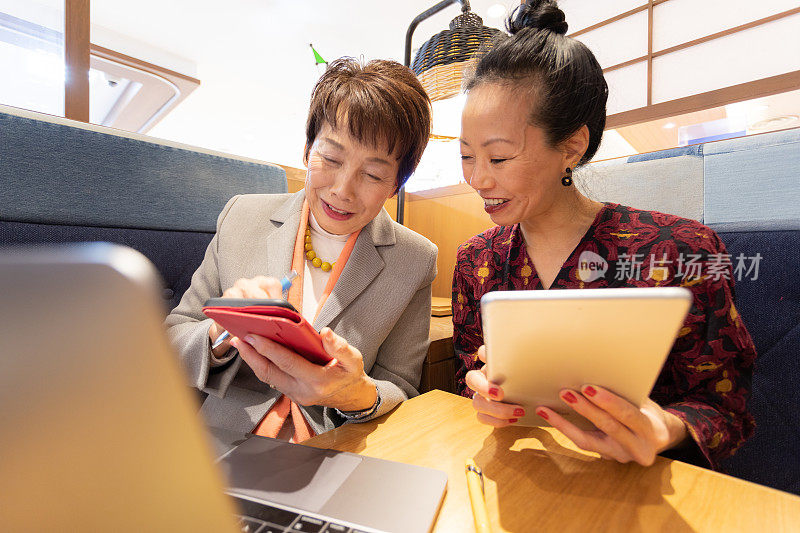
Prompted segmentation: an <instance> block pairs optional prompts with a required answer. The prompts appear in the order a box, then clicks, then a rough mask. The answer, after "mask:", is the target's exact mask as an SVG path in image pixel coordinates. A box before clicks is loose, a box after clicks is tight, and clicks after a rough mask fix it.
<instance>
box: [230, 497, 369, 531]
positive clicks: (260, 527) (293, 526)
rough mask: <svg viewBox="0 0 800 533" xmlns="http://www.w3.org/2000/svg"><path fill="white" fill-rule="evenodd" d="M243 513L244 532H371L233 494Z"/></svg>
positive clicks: (241, 519)
mask: <svg viewBox="0 0 800 533" xmlns="http://www.w3.org/2000/svg"><path fill="white" fill-rule="evenodd" d="M232 498H233V500H234V503H235V504H236V505H237V506H238V508H239V511H240V512H241V513H242V514H241V515H239V516H238V518H239V527H240V528H241V531H242V532H243V533H299V532H301V531H303V532H305V533H369V532H368V531H367V530H361V529H355V528H351V527H350V526H348V525H345V524H343V523H340V522H336V521H332V520H329V519H324V518H317V517H314V516H308V515H304V514H301V513H295V512H293V511H288V510H286V509H281V508H279V507H275V506H273V505H269V504H267V503H261V502H254V501H250V500H246V499H244V498H237V497H236V496H232Z"/></svg>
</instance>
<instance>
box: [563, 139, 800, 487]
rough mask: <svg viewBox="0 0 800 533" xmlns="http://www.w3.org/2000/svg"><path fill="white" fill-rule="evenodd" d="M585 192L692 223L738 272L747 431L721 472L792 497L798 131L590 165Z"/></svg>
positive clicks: (799, 456)
mask: <svg viewBox="0 0 800 533" xmlns="http://www.w3.org/2000/svg"><path fill="white" fill-rule="evenodd" d="M576 183H577V184H578V185H579V186H581V187H583V188H584V191H585V192H586V193H587V194H588V195H589V196H591V197H594V198H595V199H598V200H605V201H613V202H618V203H622V204H626V205H631V206H633V207H638V208H641V209H653V210H656V211H662V212H666V213H673V214H676V215H680V216H684V217H687V218H693V219H695V220H699V221H701V222H703V223H704V224H707V225H708V226H710V227H711V228H712V229H714V230H715V231H716V232H717V233H718V234H719V236H720V238H721V239H722V241H723V242H724V243H725V246H726V247H727V249H728V253H729V254H730V255H731V257H732V263H733V265H734V266H735V265H736V258H737V257H738V256H739V255H740V254H742V256H743V257H744V258H747V261H746V264H747V266H751V263H752V260H751V259H750V258H753V257H756V256H757V254H758V255H760V257H761V259H760V261H759V265H758V277H757V278H756V279H753V278H754V274H755V272H751V273H750V274H749V275H747V273H745V272H743V273H742V274H743V275H742V276H741V278H742V279H741V280H740V281H736V289H735V302H736V307H737V309H738V311H739V313H740V314H741V316H742V319H743V320H744V322H745V324H746V326H747V329H748V331H749V332H750V335H751V336H752V337H753V341H754V343H755V345H756V350H757V351H758V360H757V362H756V366H755V369H754V373H753V394H752V397H751V399H750V401H749V404H748V407H749V409H750V411H751V412H752V413H753V415H754V416H755V419H756V424H757V429H756V432H755V435H754V436H753V437H752V438H751V439H750V440H749V441H747V442H746V443H745V444H744V445H743V446H742V448H741V449H740V450H739V451H738V452H737V454H736V455H734V456H733V457H732V458H731V459H729V460H727V461H725V463H724V465H723V466H724V468H725V469H726V470H727V472H728V473H730V474H732V475H734V476H737V477H741V478H743V479H747V480H749V481H753V482H756V483H761V484H764V485H769V486H771V487H774V488H777V489H781V490H785V491H789V492H794V493H796V494H800V439H798V436H800V385H798V382H800V283H798V281H800V129H792V130H785V131H779V132H773V133H766V134H761V135H754V136H751V137H744V138H738V139H730V140H725V141H717V142H711V143H707V144H704V145H697V146H689V147H684V148H676V149H672V150H664V151H660V152H653V153H648V154H640V155H636V156H632V157H628V158H620V159H615V160H610V161H601V162H599V163H593V164H591V165H588V167H587V168H586V169H584V170H582V171H581V172H580V173H578V174H576Z"/></svg>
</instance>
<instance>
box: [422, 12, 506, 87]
mask: <svg viewBox="0 0 800 533" xmlns="http://www.w3.org/2000/svg"><path fill="white" fill-rule="evenodd" d="M500 34H501V32H500V30H498V29H495V28H488V27H486V26H484V25H483V20H482V19H481V18H480V17H479V16H478V15H476V14H475V13H472V12H469V11H468V12H465V13H462V14H461V15H459V16H457V17H456V18H454V19H453V20H452V21H451V22H450V29H448V30H444V31H441V32H439V33H437V34H436V35H434V36H433V37H431V38H430V39H428V41H426V42H425V44H423V45H422V46H421V47H420V48H419V51H418V52H417V56H416V57H415V58H414V62H413V63H412V64H411V70H413V71H414V73H415V74H416V75H417V77H418V78H419V80H420V82H421V83H422V86H423V87H424V88H425V91H427V93H428V96H429V97H430V99H431V101H432V102H433V101H436V100H442V99H444V98H450V97H451V96H455V95H457V94H459V93H460V92H461V81H462V80H463V78H464V69H465V68H467V67H468V66H469V65H470V62H471V61H472V60H473V59H474V57H475V55H476V54H477V53H478V51H479V50H481V49H488V48H491V45H492V40H493V38H494V37H496V36H497V35H500Z"/></svg>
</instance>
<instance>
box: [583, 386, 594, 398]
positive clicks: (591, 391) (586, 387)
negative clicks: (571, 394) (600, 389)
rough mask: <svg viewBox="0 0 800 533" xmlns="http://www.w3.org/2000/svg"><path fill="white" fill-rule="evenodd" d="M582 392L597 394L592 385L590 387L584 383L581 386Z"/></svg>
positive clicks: (591, 394)
mask: <svg viewBox="0 0 800 533" xmlns="http://www.w3.org/2000/svg"><path fill="white" fill-rule="evenodd" d="M583 392H585V393H586V394H588V395H589V396H594V395H595V394H597V390H596V389H595V388H594V387H592V386H591V385H586V386H585V387H584V388H583Z"/></svg>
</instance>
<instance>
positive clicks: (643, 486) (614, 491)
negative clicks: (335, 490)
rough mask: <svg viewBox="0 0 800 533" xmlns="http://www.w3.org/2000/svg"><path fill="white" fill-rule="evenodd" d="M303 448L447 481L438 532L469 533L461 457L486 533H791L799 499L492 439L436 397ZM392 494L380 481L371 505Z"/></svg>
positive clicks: (532, 434)
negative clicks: (470, 467)
mask: <svg viewBox="0 0 800 533" xmlns="http://www.w3.org/2000/svg"><path fill="white" fill-rule="evenodd" d="M304 444H308V445H310V446H316V447H318V448H332V449H335V450H343V451H348V452H355V453H360V454H362V455H368V456H371V457H378V458H382V459H390V460H393V461H400V462H404V463H411V464H417V465H420V466H427V467H430V468H436V469H439V470H443V471H445V472H447V475H448V478H449V481H448V489H447V495H446V496H445V500H444V503H443V505H442V509H441V511H440V513H439V518H438V520H437V522H436V525H435V527H434V531H435V532H439V533H441V532H452V533H464V532H470V531H473V523H472V514H471V510H470V504H469V496H468V495H467V489H466V479H465V477H464V461H465V459H467V458H468V457H473V458H474V459H475V462H476V463H477V464H478V466H480V467H481V468H482V469H483V472H484V476H485V483H486V502H487V507H488V510H489V517H490V519H491V521H492V523H493V530H494V531H514V532H520V531H581V532H586V531H626V532H627V531H636V532H639V531H669V532H672V531H714V532H717V531H720V532H727V531H759V532H760V531H764V532H773V531H798V530H800V497H797V496H793V495H791V494H788V493H785V492H781V491H777V490H774V489H769V488H766V487H762V486H760V485H756V484H753V483H749V482H747V481H742V480H739V479H736V478H732V477H729V476H725V475H722V474H718V473H715V472H712V471H710V470H706V469H703V468H699V467H696V466H692V465H689V464H686V463H682V462H679V461H671V460H668V459H664V458H660V457H659V458H658V459H657V460H656V463H655V464H654V465H653V466H650V467H648V468H645V467H641V466H639V465H631V464H628V465H622V464H618V463H614V462H611V461H606V460H603V459H600V458H599V457H597V456H596V455H593V454H588V453H586V452H582V451H579V450H578V448H576V447H575V446H574V445H573V444H572V443H571V442H570V441H568V440H567V439H566V438H565V437H563V436H562V435H561V434H560V433H559V432H558V431H556V430H553V429H551V428H546V429H545V428H521V427H509V428H504V429H499V430H493V428H491V427H489V426H485V425H482V424H480V423H478V422H477V421H476V419H475V415H474V413H473V411H472V407H471V403H470V401H469V400H467V399H465V398H461V397H459V396H455V395H452V394H448V393H446V392H442V391H431V392H428V393H426V394H424V395H422V396H419V397H417V398H414V399H411V400H409V401H407V402H404V403H403V404H402V405H400V406H399V407H398V408H397V409H395V410H394V411H392V412H391V413H389V414H388V415H385V416H383V417H381V418H379V419H377V420H373V421H371V422H367V423H364V424H347V425H345V426H342V427H339V428H337V429H334V430H333V431H329V432H327V433H324V434H322V435H319V436H317V437H314V438H312V439H310V440H308V441H306V442H305V443H304ZM765 460H769V458H765ZM391 493H392V485H391V480H387V481H386V491H385V493H383V494H379V495H376V497H380V498H391ZM365 503H366V502H365ZM409 512H413V510H412V509H409Z"/></svg>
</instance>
